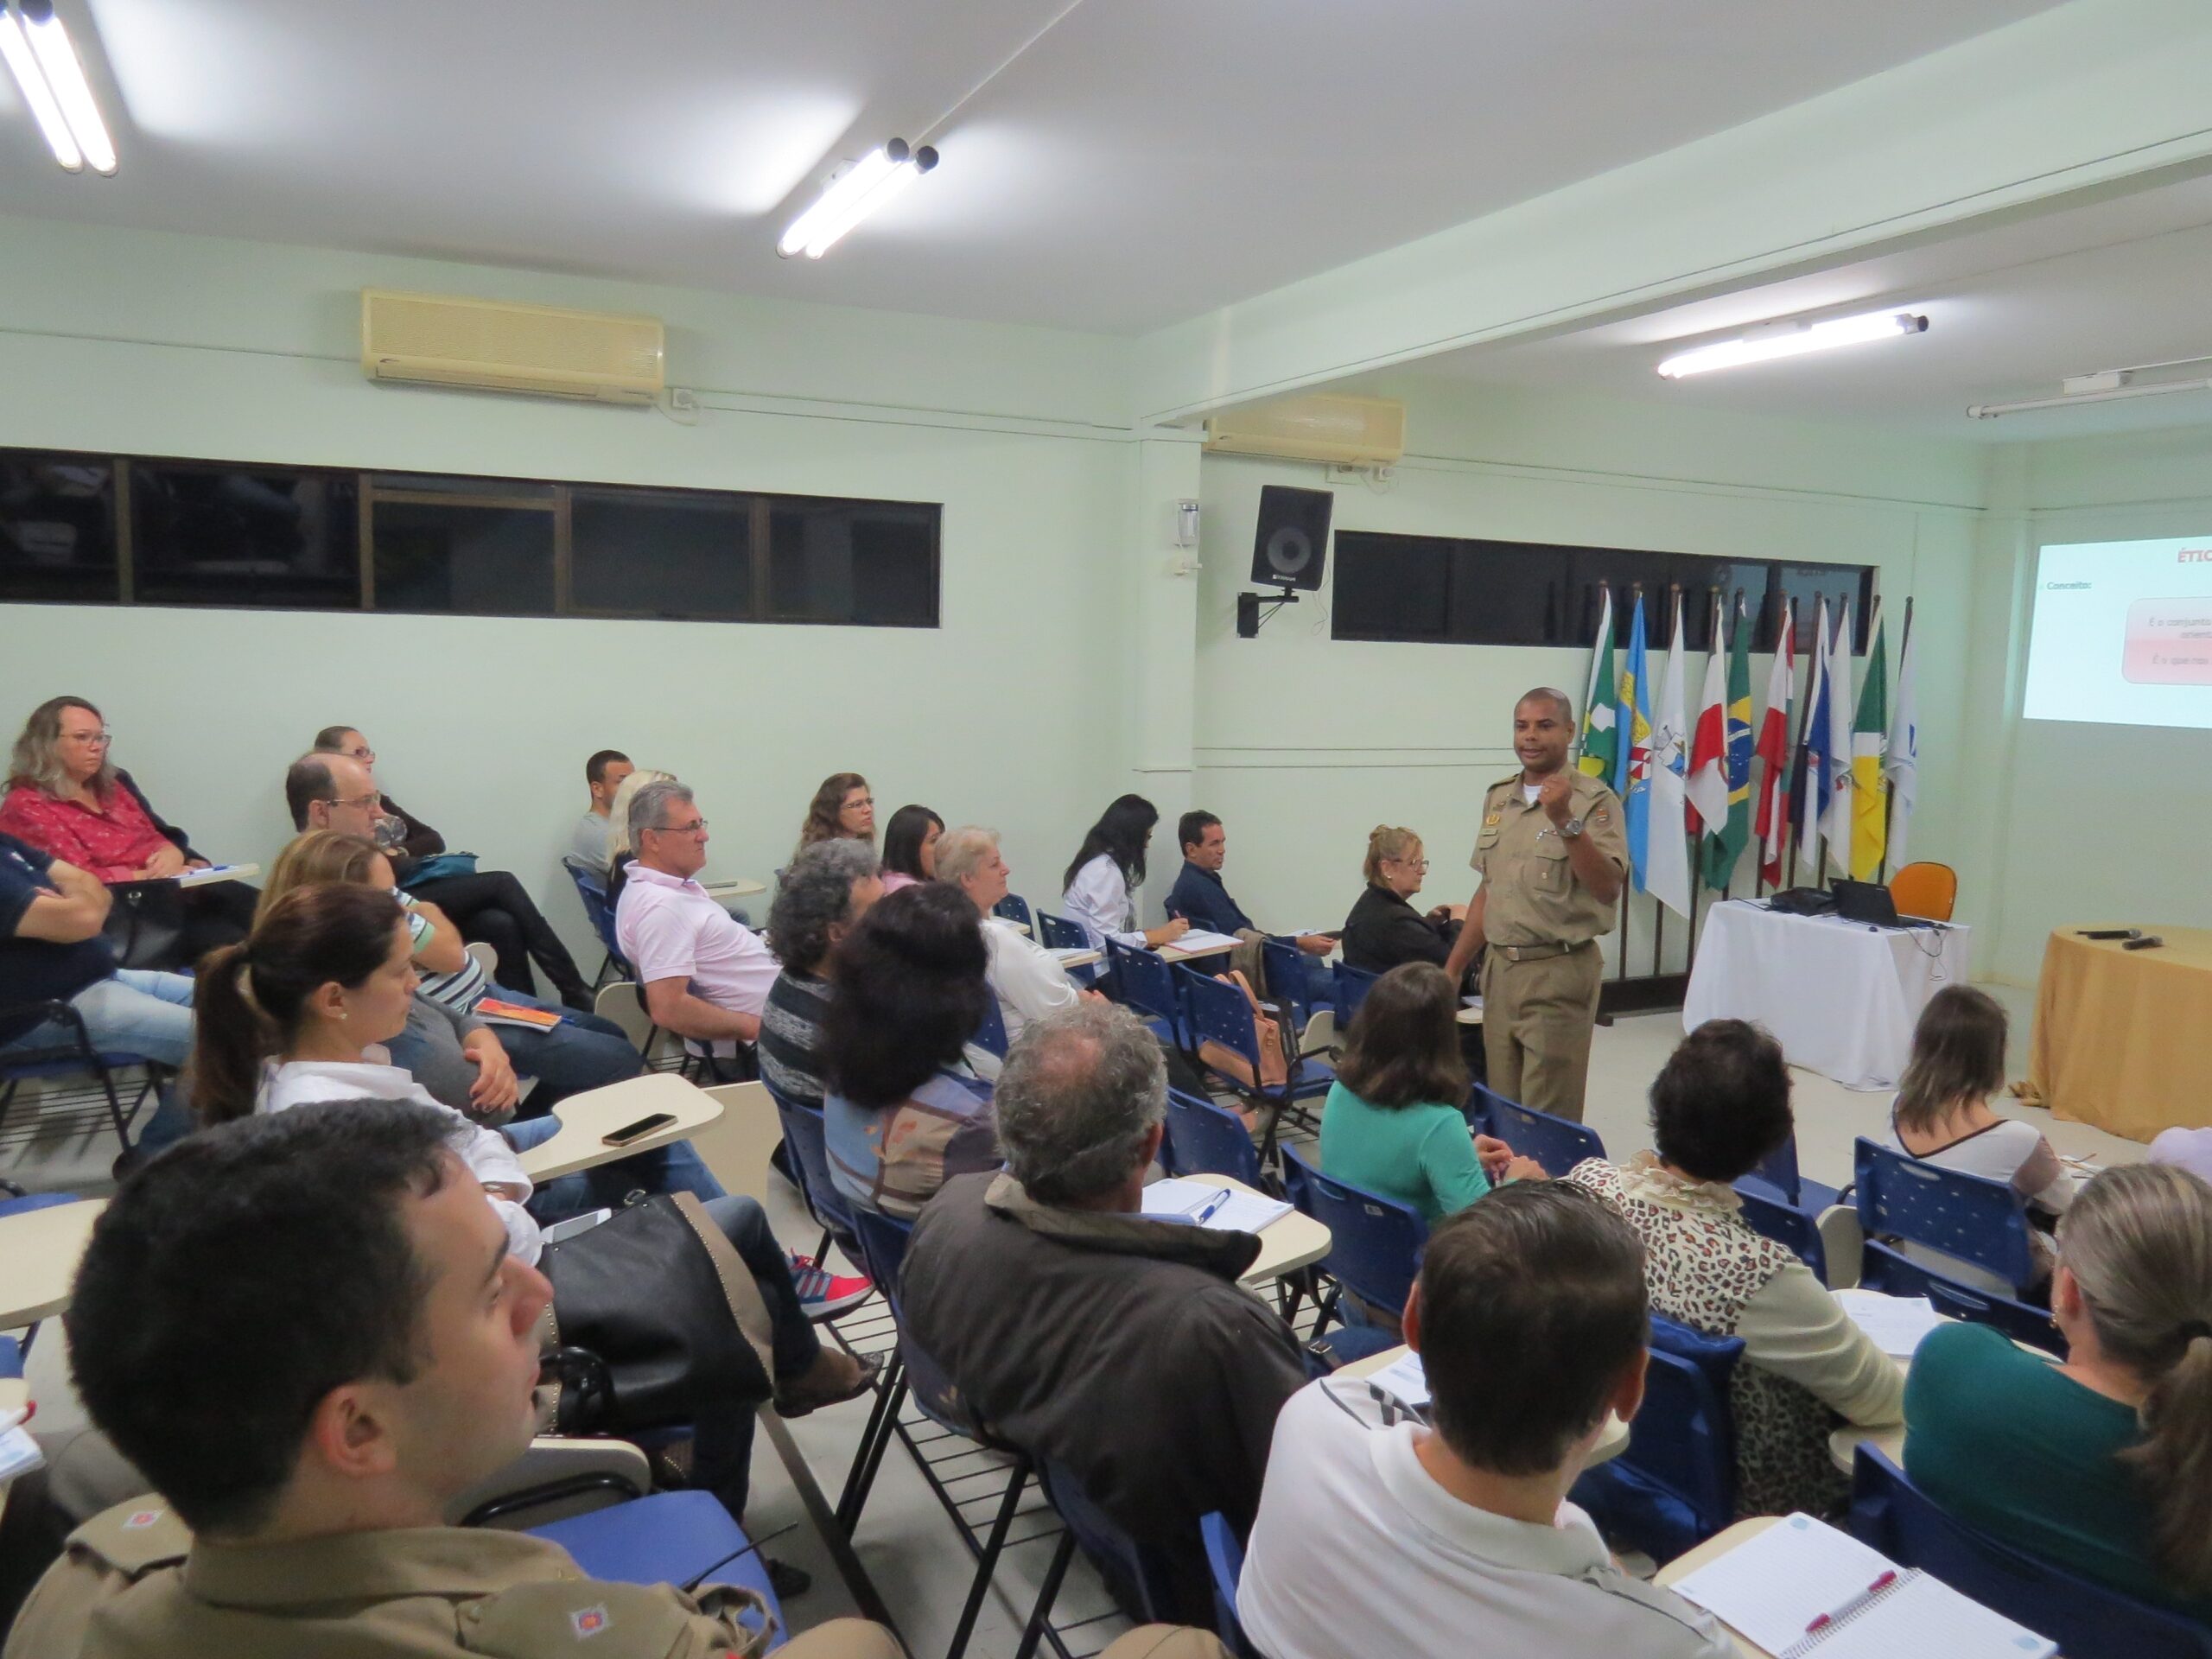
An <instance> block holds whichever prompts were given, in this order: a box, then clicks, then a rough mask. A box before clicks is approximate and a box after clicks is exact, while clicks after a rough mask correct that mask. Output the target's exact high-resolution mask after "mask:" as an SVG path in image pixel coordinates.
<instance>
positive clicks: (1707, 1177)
mask: <svg viewBox="0 0 2212 1659" xmlns="http://www.w3.org/2000/svg"><path fill="white" fill-rule="evenodd" d="M1792 1133H1794V1125H1793V1122H1792V1120H1791V1118H1790V1114H1789V1067H1788V1066H1787V1065H1784V1064H1783V1058H1782V1046H1781V1045H1780V1044H1779V1043H1777V1042H1776V1041H1775V1040H1774V1039H1773V1038H1771V1037H1770V1036H1769V1035H1767V1033H1765V1032H1764V1031H1762V1030H1760V1029H1759V1028H1758V1027H1756V1026H1752V1025H1747V1024H1745V1022H1744V1021H1743V1020H1707V1021H1706V1022H1705V1023H1704V1024H1703V1025H1701V1026H1700V1027H1698V1028H1697V1029H1696V1030H1695V1031H1694V1032H1692V1033H1690V1034H1689V1035H1688V1037H1686V1038H1684V1039H1682V1041H1681V1046H1679V1047H1677V1048H1676V1049H1675V1052H1674V1053H1673V1054H1672V1055H1671V1056H1669V1058H1668V1061H1667V1064H1666V1065H1664V1066H1663V1067H1662V1068H1661V1070H1660V1072H1659V1076H1658V1077H1657V1078H1656V1079H1655V1080H1654V1082H1653V1083H1652V1085H1651V1135H1652V1140H1653V1141H1654V1142H1655V1143H1656V1146H1657V1147H1658V1151H1657V1152H1656V1154H1654V1153H1649V1152H1639V1153H1637V1154H1636V1156H1635V1157H1634V1158H1633V1159H1631V1160H1630V1161H1629V1163H1628V1164H1627V1166H1625V1167H1623V1166H1618V1165H1614V1164H1609V1163H1607V1162H1606V1161H1605V1160H1604V1159H1602V1158H1591V1159H1586V1160H1584V1161H1583V1162H1581V1163H1580V1164H1577V1165H1576V1166H1574V1167H1573V1169H1572V1170H1571V1171H1569V1172H1568V1173H1567V1179H1568V1180H1570V1181H1573V1182H1575V1183H1577V1184H1578V1185H1582V1186H1586V1187H1588V1188H1589V1189H1590V1190H1591V1191H1592V1192H1595V1193H1596V1194H1597V1195H1598V1196H1599V1198H1603V1199H1605V1202H1606V1203H1607V1204H1609V1205H1611V1206H1612V1207H1613V1208H1614V1209H1615V1210H1617V1211H1619V1212H1620V1213H1621V1215H1622V1216H1623V1217H1625V1218H1626V1219H1627V1222H1628V1224H1629V1225H1630V1227H1632V1228H1634V1229H1635V1230H1636V1232H1637V1236H1638V1237H1640V1238H1642V1239H1643V1249H1644V1270H1645V1273H1646V1275H1647V1277H1648V1278H1649V1281H1650V1286H1651V1311H1652V1312H1653V1313H1661V1314H1664V1315H1665V1316H1666V1317H1667V1318H1669V1319H1673V1320H1675V1322H1677V1323H1678V1324H1681V1325H1690V1326H1693V1327H1694V1328H1695V1329H1697V1330H1700V1331H1703V1332H1707V1333H1708V1334H1710V1335H1713V1336H1717V1337H1741V1338H1743V1339H1744V1357H1743V1359H1742V1360H1741V1361H1740V1362H1739V1363H1738V1364H1737V1367H1736V1373H1735V1377H1734V1380H1733V1382H1732V1383H1731V1385H1730V1389H1729V1405H1730V1408H1731V1410H1732V1413H1733V1414H1734V1417H1735V1420H1736V1511H1737V1513H1738V1515H1787V1514H1789V1512H1790V1511H1791V1510H1807V1511H1808V1512H1809V1513H1811V1514H1814V1515H1829V1514H1834V1513H1835V1512H1836V1511H1837V1510H1840V1509H1841V1507H1842V1505H1843V1501H1844V1499H1845V1497H1847V1495H1848V1493H1849V1490H1850V1479H1849V1477H1847V1476H1846V1475H1844V1474H1842V1473H1840V1471H1838V1470H1837V1468H1836V1466H1835V1465H1834V1463H1833V1462H1832V1461H1831V1460H1830V1459H1829V1457H1828V1433H1829V1432H1830V1431H1831V1430H1832V1429H1834V1428H1836V1427H1839V1426H1840V1424H1842V1423H1845V1422H1849V1423H1854V1424H1858V1425H1859V1426H1861V1427H1872V1426H1874V1425H1878V1424H1888V1423H1894V1422H1896V1421H1897V1417H1898V1413H1899V1411H1900V1410H1901V1408H1902V1406H1903V1394H1904V1379H1903V1378H1902V1377H1900V1376H1898V1374H1897V1364H1896V1363H1895V1362H1894V1361H1892V1360H1891V1358H1890V1357H1889V1356H1888V1355H1886V1354H1885V1353H1884V1352H1883V1351H1881V1350H1880V1349H1879V1348H1878V1347H1877V1346H1875V1344H1874V1343H1873V1341H1872V1339H1871V1338H1868V1337H1867V1335H1866V1332H1863V1331H1861V1330H1860V1329H1859V1327H1858V1325H1854V1324H1853V1322H1852V1319H1851V1316H1850V1315H1849V1314H1847V1313H1845V1312H1844V1311H1843V1306H1842V1304H1841V1303H1840V1302H1838V1301H1837V1300H1836V1299H1835V1298H1834V1296H1832V1295H1830V1294H1828V1291H1827V1287H1826V1286H1824V1285H1822V1284H1821V1281H1819V1280H1818V1279H1815V1277H1814V1276H1813V1270H1812V1269H1811V1268H1808V1267H1807V1266H1806V1265H1805V1264H1804V1262H1802V1261H1800V1260H1798V1258H1797V1257H1796V1255H1794V1254H1793V1253H1792V1252H1791V1251H1790V1250H1789V1248H1788V1247H1787V1246H1786V1245H1783V1244H1778V1243H1776V1242H1775V1241H1774V1240H1772V1239H1770V1238H1764V1237H1762V1236H1760V1235H1759V1234H1758V1233H1755V1232H1753V1231H1752V1230H1751V1224H1750V1223H1749V1222H1747V1221H1745V1219H1744V1215H1743V1204H1744V1201H1743V1199H1742V1198H1739V1197H1738V1196H1737V1193H1736V1190H1735V1188H1734V1186H1733V1185H1731V1183H1732V1182H1733V1181H1735V1180H1736V1179H1738V1177H1739V1176H1743V1175H1746V1174H1748V1173H1751V1170H1753V1169H1755V1168H1756V1167H1758V1163H1759V1160H1761V1159H1763V1158H1764V1157H1765V1156H1766V1155H1767V1154H1769V1153H1770V1152H1772V1151H1773V1150H1774V1149H1775V1148H1776V1147H1778V1146H1780V1145H1781V1144H1782V1143H1783V1141H1785V1140H1787V1139H1788V1138H1789V1135H1791V1134H1792Z"/></svg>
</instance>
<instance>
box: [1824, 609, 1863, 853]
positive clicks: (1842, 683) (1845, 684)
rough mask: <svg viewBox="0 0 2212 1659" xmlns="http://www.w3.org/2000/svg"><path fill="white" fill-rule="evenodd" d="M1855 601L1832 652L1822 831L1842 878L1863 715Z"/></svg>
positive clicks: (1845, 612) (1848, 848)
mask: <svg viewBox="0 0 2212 1659" xmlns="http://www.w3.org/2000/svg"><path fill="white" fill-rule="evenodd" d="M1851 639H1852V634H1851V601H1850V600H1849V599H1846V600H1845V601H1843V616H1842V619H1841V620H1840V621H1839V622H1837V624H1836V627H1835V642H1834V645H1831V646H1830V647H1829V650H1828V676H1827V678H1828V731H1827V757H1828V763H1827V773H1828V776H1827V784H1828V805H1827V811H1826V812H1825V813H1824V814H1822V815H1821V832H1822V833H1823V834H1825V835H1826V836H1827V838H1828V864H1829V866H1830V867H1831V868H1834V870H1835V871H1836V873H1837V874H1840V875H1849V874H1851V796H1852V788H1851V722H1852V721H1853V718H1854V717H1855V716H1856V715H1857V714H1858V712H1859V702H1858V699H1857V698H1856V697H1855V696H1853V692H1852V688H1851Z"/></svg>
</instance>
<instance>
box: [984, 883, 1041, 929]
mask: <svg viewBox="0 0 2212 1659" xmlns="http://www.w3.org/2000/svg"><path fill="white" fill-rule="evenodd" d="M991 914H992V915H994V916H1003V917H1005V918H1006V919H1007V920H1008V921H1009V922H1020V924H1021V925H1023V926H1024V927H1026V928H1027V929H1028V930H1029V931H1030V932H1031V933H1032V934H1034V933H1035V932H1036V931H1037V918H1035V917H1033V916H1032V915H1031V914H1030V913H1029V901H1028V900H1027V899H1024V898H1023V897H1021V895H1020V894H1019V893H1008V894H1007V896H1006V897H1005V898H1003V899H1000V900H999V901H998V903H996V904H995V905H993V906H991Z"/></svg>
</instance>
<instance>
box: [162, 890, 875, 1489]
mask: <svg viewBox="0 0 2212 1659" xmlns="http://www.w3.org/2000/svg"><path fill="white" fill-rule="evenodd" d="M413 944H414V942H413V940H412V938H410V935H409V932H408V929H407V925H406V920H405V918H404V917H402V916H401V915H400V914H399V913H398V911H397V906H394V905H393V903H392V901H391V896H390V895H389V894H387V893H379V892H378V891H376V890H375V889H374V888H372V887H357V886H353V885H350V884H344V883H338V882H327V883H323V884H321V885H319V886H315V887H299V888H296V889H295V890H294V891H292V892H291V893H287V894H286V895H285V896H284V897H283V898H282V899H278V900H277V902H276V903H275V904H274V905H272V906H270V909H269V912H268V914H267V915H265V916H264V917H263V918H261V919H260V920H259V921H257V923H255V925H254V929H253V932H252V933H251V936H249V937H248V938H247V939H246V941H245V943H244V944H235V945H230V946H227V947H226V948H225V949H224V950H219V951H216V952H213V954H211V955H210V956H209V957H207V960H206V961H205V962H204V963H201V965H200V983H199V992H198V1007H197V1027H198V1029H197V1031H196V1033H195V1035H194V1047H193V1056H192V1088H193V1104H194V1108H195V1109H197V1110H198V1112H199V1113H200V1120H201V1122H205V1123H211V1124H212V1123H223V1122H230V1121H231V1120H232V1119H235V1118H241V1117H246V1116H252V1115H253V1114H255V1113H274V1112H284V1111H292V1110H314V1109H318V1108H320V1107H321V1105H323V1104H325V1103H328V1102H331V1101H336V1100H360V1099H372V1100H396V1101H407V1102H411V1103H414V1104H416V1105H418V1106H426V1107H430V1108H433V1109H435V1110H436V1111H438V1112H440V1113H442V1114H443V1115H444V1117H445V1121H446V1122H447V1123H448V1136H449V1139H450V1142H451V1144H452V1146H453V1147H454V1151H455V1153H456V1154H458V1155H459V1156H460V1158H461V1160H462V1162H463V1163H464V1164H465V1165H466V1166H467V1168H468V1170H469V1172H470V1173H471V1174H472V1175H474V1178H475V1179H476V1180H477V1182H478V1183H479V1184H480V1185H481V1186H482V1188H483V1190H484V1192H485V1194H486V1196H487V1197H488V1198H490V1200H491V1202H492V1206H493V1210H494V1211H497V1212H498V1214H499V1218H500V1220H501V1222H502V1223H503V1224H505V1227H506V1230H507V1237H508V1240H509V1243H510V1246H511V1248H512V1250H513V1252H514V1253H515V1254H516V1255H518V1256H520V1257H521V1258H522V1259H523V1260H524V1261H525V1262H531V1263H533V1264H534V1263H535V1262H537V1259H538V1256H539V1255H540V1253H541V1251H542V1249H543V1236H542V1234H541V1232H540V1229H541V1227H544V1226H550V1225H551V1224H554V1223H556V1222H559V1221H565V1220H569V1219H570V1218H572V1217H576V1216H581V1215H586V1214H588V1213H589V1212H590V1211H594V1210H599V1209H607V1208H613V1207H617V1206H620V1205H621V1204H622V1203H623V1202H624V1201H625V1200H626V1198H628V1196H629V1194H630V1193H632V1192H636V1191H638V1190H639V1189H641V1188H642V1189H644V1190H645V1191H647V1192H690V1193H691V1194H693V1195H694V1196H695V1197H696V1198H698V1199H699V1200H700V1201H701V1204H702V1208H703V1209H704V1211H705V1212H706V1214H707V1216H708V1217H709V1219H710V1220H711V1221H713V1222H714V1223H715V1225H717V1226H719V1227H720V1228H721V1230H722V1231H723V1233H724V1234H725V1235H726V1236H728V1239H729V1241H730V1243H731V1245H732V1246H733V1247H734V1249H736V1251H737V1253H738V1255H740V1256H741V1257H742V1258H743V1259H744V1261H745V1264H746V1266H747V1268H750V1269H751V1270H752V1273H753V1277H754V1278H755V1279H756V1280H758V1281H760V1289H761V1294H762V1296H763V1297H764V1298H765V1299H766V1301H767V1303H768V1306H769V1309H770V1312H771V1314H772V1316H773V1317H774V1319H775V1322H776V1324H777V1327H778V1328H777V1333H776V1335H777V1347H778V1350H779V1359H778V1363H777V1370H778V1375H779V1379H784V1378H788V1379H793V1380H794V1387H795V1388H798V1382H797V1380H798V1379H804V1387H803V1388H798V1392H799V1393H801V1394H803V1395H804V1396H805V1397H806V1398H809V1399H812V1400H814V1402H815V1403H817V1404H821V1403H825V1402H826V1401H827V1400H828V1399H829V1398H830V1397H833V1396H834V1397H836V1398H845V1397H849V1394H850V1393H851V1392H856V1391H857V1390H856V1389H852V1388H850V1387H849V1385H850V1384H852V1383H854V1381H855V1376H856V1374H857V1373H856V1370H855V1366H854V1365H853V1363H852V1362H851V1361H850V1360H849V1358H847V1357H845V1356H844V1355H842V1353H838V1354H837V1355H836V1358H835V1359H830V1358H828V1357H825V1354H824V1351H823V1350H822V1348H821V1347H820V1344H818V1343H817V1341H816V1338H815V1336H814V1332H813V1327H812V1325H811V1324H810V1322H809V1320H808V1317H807V1308H806V1305H805V1304H804V1302H803V1300H802V1299H801V1296H800V1294H799V1291H798V1287H796V1286H795V1284H794V1283H793V1280H792V1274H791V1263H790V1262H789V1260H788V1259H787V1258H786V1256H785V1254H784V1251H783V1249H782V1248H781V1247H780V1246H779V1245H778V1244H777V1243H776V1240H775V1235H774V1234H773V1233H772V1232H771V1231H770V1230H769V1228H768V1221H767V1217H766V1215H765V1214H764V1213H763V1212H762V1211H761V1209H760V1205H758V1204H757V1203H755V1202H754V1201H753V1199H751V1198H733V1197H728V1196H726V1195H725V1194H724V1193H723V1192H722V1188H721V1183H720V1182H718V1181H716V1180H715V1178H714V1176H713V1174H712V1173H709V1170H708V1169H707V1166H706V1165H705V1164H704V1163H702V1161H701V1160H700V1159H699V1156H698V1154H696V1152H694V1151H693V1150H692V1149H691V1147H690V1143H689V1142H688V1141H677V1142H674V1143H672V1144H671V1145H669V1146H666V1147H657V1148H654V1149H652V1150H651V1151H647V1152H642V1153H637V1154H632V1155H631V1156H629V1157H626V1158H623V1159H620V1160H617V1161H615V1162H613V1163H607V1164H600V1165H596V1166H593V1167H592V1168H589V1169H585V1170H579V1171H577V1172H575V1173H573V1174H569V1175H561V1176H556V1177H555V1178H554V1179H551V1180H549V1181H547V1182H545V1183H544V1184H543V1185H538V1186H535V1187H534V1186H533V1185H532V1183H531V1178H530V1176H529V1175H528V1174H527V1173H525V1172H524V1169H523V1166H522V1162H521V1160H520V1159H519V1158H518V1156H517V1155H516V1154H518V1153H519V1152H523V1151H527V1150H528V1149H529V1148H530V1147H534V1146H537V1145H538V1144H540V1143H542V1142H543V1141H547V1140H550V1138H551V1137H552V1135H554V1134H555V1133H556V1132H557V1131H558V1130H559V1128H560V1121H559V1120H558V1119H557V1118H552V1117H541V1118H536V1119H533V1120H531V1122H526V1123H518V1124H515V1125H513V1126H512V1127H511V1128H508V1129H506V1130H505V1131H504V1132H500V1131H494V1130H492V1129H487V1128H481V1127H479V1126H477V1125H474V1124H472V1123H470V1122H468V1121H467V1119H466V1118H464V1117H462V1116H461V1115H460V1114H459V1113H457V1112H454V1110H453V1109H451V1108H450V1107H448V1106H443V1105H440V1104H439V1103H437V1102H435V1101H434V1100H432V1099H431V1098H430V1096H428V1095H427V1094H425V1093H424V1092H423V1090H422V1088H421V1087H420V1086H419V1085H418V1084H416V1082H415V1081H414V1079H413V1078H411V1077H409V1076H408V1075H407V1073H406V1072H404V1071H401V1070H400V1069H399V1068H398V1067H397V1066H395V1065H391V1064H390V1056H389V1055H388V1054H387V1053H386V1052H385V1049H384V1048H383V1047H382V1045H383V1043H384V1042H385V1040H386V1039H390V1038H391V1037H394V1036H397V1034H398V1033H399V1032H400V1031H401V1030H402V1029H403V1028H404V1026H405V1024H406V1020H407V1005H408V1001H409V999H410V997H411V996H412V995H413V994H414V985H415V970H414V968H413V966H412V964H411V963H410V953H411V951H412V950H413ZM866 1288H867V1287H866V1285H865V1283H864V1282H862V1283H859V1284H858V1285H857V1286H855V1285H848V1286H846V1287H844V1289H843V1291H842V1292H841V1293H840V1294H842V1295H843V1296H845V1297H846V1299H847V1300H851V1299H852V1298H853V1297H854V1296H855V1294H864V1293H865V1290H866ZM809 1409H810V1408H809ZM740 1419H741V1420H742V1421H739V1420H740ZM698 1428H699V1443H698V1445H697V1446H696V1458H695V1465H694V1472H695V1474H696V1476H697V1478H698V1480H699V1484H701V1485H702V1486H705V1487H707V1488H709V1490H711V1491H714V1492H715V1495H716V1496H717V1497H721V1499H722V1500H723V1502H724V1503H726V1504H728V1506H729V1508H730V1512H731V1513H732V1514H737V1513H739V1512H740V1511H741V1510H742V1509H743V1507H744V1501H745V1500H744V1492H745V1480H746V1462H745V1459H746V1458H747V1457H748V1456H749V1452H750V1446H751V1437H752V1421H751V1414H750V1411H749V1409H741V1408H738V1407H737V1406H736V1405H735V1403H734V1402H733V1403H732V1408H731V1410H730V1412H728V1413H717V1414H715V1418H714V1421H711V1422H709V1421H706V1420H705V1418H704V1417H703V1416H702V1421H700V1423H699V1424H698Z"/></svg>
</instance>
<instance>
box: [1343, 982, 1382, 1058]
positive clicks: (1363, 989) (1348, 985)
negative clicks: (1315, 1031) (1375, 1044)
mask: <svg viewBox="0 0 2212 1659" xmlns="http://www.w3.org/2000/svg"><path fill="white" fill-rule="evenodd" d="M1335 968H1336V976H1337V1042H1338V1045H1339V1046H1341V1045H1342V1044H1343V1042H1344V1033H1346V1032H1348V1031H1350V1030H1351V1021H1352V1016H1353V1015H1354V1014H1357V1013H1358V1012H1359V1005H1360V1004H1361V1003H1363V1002H1364V1001H1367V994H1368V992H1369V991H1370V990H1372V989H1374V988H1375V982H1376V980H1378V979H1380V978H1382V977H1383V976H1382V975H1380V974H1370V973H1369V972H1368V971H1367V969H1364V968H1355V967H1353V966H1352V965H1351V963H1348V962H1342V961H1339V962H1338V963H1336V964H1335Z"/></svg>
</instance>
